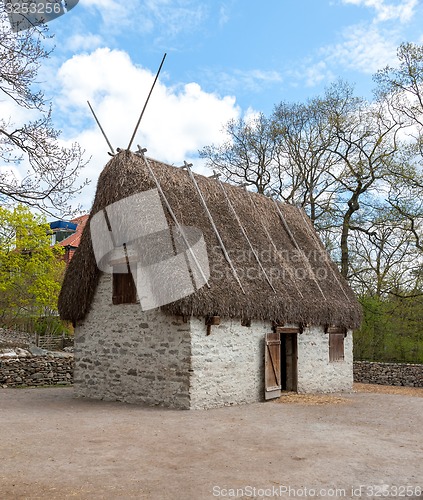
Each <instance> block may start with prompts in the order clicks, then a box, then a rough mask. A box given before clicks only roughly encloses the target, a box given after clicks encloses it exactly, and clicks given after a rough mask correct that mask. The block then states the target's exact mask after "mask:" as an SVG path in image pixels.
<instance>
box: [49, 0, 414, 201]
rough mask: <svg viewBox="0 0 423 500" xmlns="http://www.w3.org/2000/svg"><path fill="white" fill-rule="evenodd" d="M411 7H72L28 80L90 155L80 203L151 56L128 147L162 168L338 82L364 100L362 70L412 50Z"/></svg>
mask: <svg viewBox="0 0 423 500" xmlns="http://www.w3.org/2000/svg"><path fill="white" fill-rule="evenodd" d="M422 21H423V5H422V2H421V0H262V1H261V2H259V1H257V0H126V1H125V2H122V1H118V0H80V2H79V3H78V5H77V6H76V7H75V8H74V9H72V10H71V11H70V12H69V13H67V14H65V15H64V16H62V17H60V18H58V19H56V20H54V21H52V22H51V23H50V24H49V27H50V31H51V33H52V34H54V43H55V45H56V48H55V50H54V52H53V55H52V57H51V59H50V60H49V61H48V63H47V64H46V65H45V66H44V67H43V68H42V72H41V74H40V81H42V86H43V89H44V91H45V93H46V95H47V96H48V97H49V98H51V99H52V103H53V107H54V120H55V124H56V126H57V127H59V128H60V129H62V130H63V139H64V140H66V141H75V140H76V141H78V142H80V143H81V144H82V146H83V147H84V148H85V149H86V151H87V155H89V156H91V157H92V159H91V162H90V164H89V167H88V168H87V169H86V172H85V176H87V177H89V178H90V179H91V180H92V184H91V187H90V188H88V189H86V191H85V193H84V195H83V196H82V197H81V198H80V199H79V201H80V202H82V204H83V205H84V207H85V208H86V209H89V207H90V206H91V203H92V199H93V195H94V189H95V184H96V180H97V178H98V175H99V173H100V171H101V169H102V168H103V166H104V164H105V162H106V161H107V160H108V159H109V156H108V155H107V149H108V148H107V145H106V142H105V141H104V139H103V137H102V135H101V133H100V131H99V130H98V128H97V126H96V125H95V123H94V121H93V118H92V116H91V114H90V111H89V108H88V106H87V100H89V101H90V102H91V104H92V105H93V107H94V110H95V112H96V113H97V115H98V117H99V119H100V121H101V123H102V125H103V127H104V129H105V131H106V133H107V135H108V136H109V139H110V141H111V142H112V144H113V146H114V147H115V148H116V147H121V148H126V147H127V145H128V142H129V139H130V136H131V134H132V131H133V128H134V126H135V123H136V121H137V118H138V115H139V113H140V111H141V109H142V106H143V104H144V101H145V98H146V96H147V94H148V92H149V89H150V86H151V84H152V81H153V79H154V75H155V72H156V70H157V68H158V66H159V64H160V61H161V59H162V57H163V54H164V53H165V52H166V53H167V59H166V61H165V64H164V67H163V70H162V73H161V76H160V79H159V82H158V84H157V86H156V88H155V90H154V93H153V95H152V98H151V101H150V104H149V106H148V108H147V111H146V114H145V116H144V118H143V121H142V123H141V127H140V130H139V132H138V134H137V137H136V139H135V142H134V146H135V145H136V144H141V145H142V146H143V147H146V148H147V150H148V153H147V154H148V155H149V156H151V157H153V158H157V159H159V160H162V161H165V162H168V163H170V164H174V165H180V164H182V163H183V161H184V160H188V161H192V162H193V163H194V168H195V169H196V170H197V171H199V172H201V171H203V167H202V163H201V161H200V160H199V159H198V158H197V154H198V150H199V149H201V148H202V147H203V146H205V145H210V144H212V143H217V142H219V141H220V140H221V138H222V127H223V125H224V124H225V123H226V122H227V121H228V120H229V119H231V118H236V117H239V116H245V115H247V114H249V113H254V112H258V111H262V112H264V113H265V114H269V113H270V112H271V111H272V109H273V107H274V105H275V104H277V103H279V102H280V101H282V100H288V101H298V100H305V99H306V98H307V97H311V96H314V95H316V94H318V93H320V92H322V90H323V89H324V87H325V86H326V85H328V84H329V83H330V82H331V81H333V80H335V79H337V78H339V77H342V78H344V79H346V80H348V81H349V82H351V83H354V84H355V85H356V89H357V93H358V94H360V95H363V96H364V97H368V98H371V95H372V87H373V84H372V74H373V73H374V72H376V71H377V70H378V69H380V68H382V67H384V66H385V65H387V64H390V65H394V64H395V53H396V49H397V47H398V45H399V44H400V43H401V42H404V41H407V42H408V41H409V42H415V43H423V22H422Z"/></svg>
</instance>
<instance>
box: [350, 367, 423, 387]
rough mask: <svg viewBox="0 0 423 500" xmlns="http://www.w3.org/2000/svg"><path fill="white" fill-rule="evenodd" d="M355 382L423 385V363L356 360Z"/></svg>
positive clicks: (410, 385)
mask: <svg viewBox="0 0 423 500" xmlns="http://www.w3.org/2000/svg"><path fill="white" fill-rule="evenodd" d="M354 382H363V383H365V384H380V385H404V386H408V387H423V365H411V364H405V363H375V362H371V361H354Z"/></svg>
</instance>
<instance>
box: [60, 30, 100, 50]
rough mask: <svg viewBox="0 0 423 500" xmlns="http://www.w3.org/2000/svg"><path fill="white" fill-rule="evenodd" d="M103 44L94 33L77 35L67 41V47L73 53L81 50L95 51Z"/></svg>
mask: <svg viewBox="0 0 423 500" xmlns="http://www.w3.org/2000/svg"><path fill="white" fill-rule="evenodd" d="M102 44H103V39H102V37H101V36H99V35H93V34H92V33H87V34H84V35H82V34H75V35H72V36H71V37H70V38H69V39H68V40H67V41H66V45H67V48H68V49H69V50H71V51H72V53H75V52H78V51H81V50H86V51H89V50H94V49H96V48H97V47H100V46H101V45H102Z"/></svg>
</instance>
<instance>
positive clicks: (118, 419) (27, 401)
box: [0, 384, 423, 500]
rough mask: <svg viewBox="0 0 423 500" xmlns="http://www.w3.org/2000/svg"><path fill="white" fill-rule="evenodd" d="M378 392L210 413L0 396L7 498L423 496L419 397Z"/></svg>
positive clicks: (64, 396)
mask: <svg viewBox="0 0 423 500" xmlns="http://www.w3.org/2000/svg"><path fill="white" fill-rule="evenodd" d="M381 387H382V386H368V385H364V384H357V386H356V388H355V391H356V392H355V393H354V394H351V395H330V396H299V395H295V394H286V395H284V396H282V398H281V400H279V401H269V402H266V403H257V404H252V405H245V406H238V407H228V408H219V409H215V410H207V411H175V410H166V409H159V408H147V407H142V406H131V405H126V404H122V403H110V402H107V403H106V402H101V401H87V400H80V399H75V398H74V397H73V390H72V388H45V389H3V390H1V389H0V460H1V461H0V499H1V500H9V499H21V498H28V499H37V498H42V499H67V498H76V499H127V498H128V499H132V498H135V499H138V498H139V499H153V500H155V499H175V500H179V499H181V500H202V499H213V498H242V499H246V498H412V499H417V498H423V494H422V495H421V494H420V489H419V488H420V487H421V488H423V432H422V431H423V397H422V396H423V389H405V388H381ZM383 485H385V486H383ZM407 487H408V489H407ZM336 489H338V491H336Z"/></svg>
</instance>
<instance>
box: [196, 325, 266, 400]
mask: <svg viewBox="0 0 423 500" xmlns="http://www.w3.org/2000/svg"><path fill="white" fill-rule="evenodd" d="M190 322H191V342H192V347H191V349H192V360H191V383H190V395H191V408H193V409H197V408H211V407H215V406H223V405H232V404H240V403H251V402H254V401H261V400H262V399H263V397H264V335H265V333H268V332H270V331H271V325H270V323H266V322H263V321H252V323H251V327H245V326H241V322H240V320H230V319H224V318H222V319H221V324H220V325H218V326H212V327H211V333H210V335H206V329H207V327H206V325H205V322H204V318H201V319H197V318H192V319H191V321H190Z"/></svg>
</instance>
